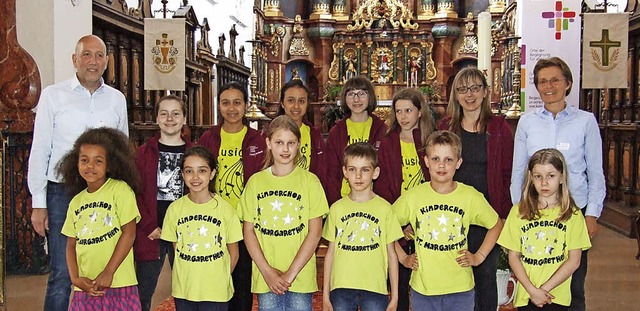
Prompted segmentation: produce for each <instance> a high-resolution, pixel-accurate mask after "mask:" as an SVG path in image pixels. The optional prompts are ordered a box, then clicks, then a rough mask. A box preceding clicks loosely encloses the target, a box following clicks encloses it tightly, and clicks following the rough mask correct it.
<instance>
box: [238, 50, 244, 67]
mask: <svg viewBox="0 0 640 311" xmlns="http://www.w3.org/2000/svg"><path fill="white" fill-rule="evenodd" d="M238 52H239V54H240V57H238V63H240V64H242V65H244V45H241V46H240V49H238Z"/></svg>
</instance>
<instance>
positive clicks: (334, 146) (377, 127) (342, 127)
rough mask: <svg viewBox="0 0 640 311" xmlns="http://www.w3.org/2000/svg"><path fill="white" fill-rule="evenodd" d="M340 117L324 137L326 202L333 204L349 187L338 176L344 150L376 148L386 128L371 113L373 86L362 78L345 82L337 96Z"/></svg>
mask: <svg viewBox="0 0 640 311" xmlns="http://www.w3.org/2000/svg"><path fill="white" fill-rule="evenodd" d="M340 103H341V107H342V112H343V113H344V118H343V119H342V120H338V121H337V122H336V124H335V125H334V126H333V127H332V128H331V130H330V131H329V137H328V138H327V158H326V159H327V189H326V192H327V199H328V201H329V204H333V203H334V202H336V201H338V200H339V199H340V198H342V197H343V196H346V195H348V194H349V184H348V183H347V181H346V179H345V178H344V176H343V174H342V153H343V152H344V148H346V147H347V146H348V145H351V144H353V143H356V142H368V143H370V144H371V145H373V146H374V147H375V148H376V149H378V148H379V147H380V142H381V141H382V138H383V137H384V135H385V133H386V131H387V127H386V125H385V124H384V121H382V120H381V119H380V118H378V117H377V116H375V115H373V114H372V112H373V111H374V110H375V109H376V107H377V106H378V102H377V100H376V95H375V93H374V90H373V84H371V81H369V79H367V78H365V77H363V76H357V77H353V78H351V79H349V80H347V82H345V84H344V87H343V88H342V94H341V96H340Z"/></svg>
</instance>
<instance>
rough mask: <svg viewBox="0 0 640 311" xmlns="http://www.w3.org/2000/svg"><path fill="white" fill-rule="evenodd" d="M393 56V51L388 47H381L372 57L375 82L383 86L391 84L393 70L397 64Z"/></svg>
mask: <svg viewBox="0 0 640 311" xmlns="http://www.w3.org/2000/svg"><path fill="white" fill-rule="evenodd" d="M391 55H392V53H391V50H390V49H389V48H387V47H379V48H377V49H376V50H375V52H374V53H373V55H371V59H372V66H371V67H372V68H371V78H372V80H373V81H375V82H378V83H381V84H385V83H389V82H391V74H392V69H391V68H395V62H394V60H393V57H392V56H391Z"/></svg>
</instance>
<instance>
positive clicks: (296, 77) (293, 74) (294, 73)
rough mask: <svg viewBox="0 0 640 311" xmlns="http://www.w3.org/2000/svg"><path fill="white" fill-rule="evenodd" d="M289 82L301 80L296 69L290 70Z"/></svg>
mask: <svg viewBox="0 0 640 311" xmlns="http://www.w3.org/2000/svg"><path fill="white" fill-rule="evenodd" d="M291 80H302V79H300V74H299V73H298V68H297V67H293V68H291Z"/></svg>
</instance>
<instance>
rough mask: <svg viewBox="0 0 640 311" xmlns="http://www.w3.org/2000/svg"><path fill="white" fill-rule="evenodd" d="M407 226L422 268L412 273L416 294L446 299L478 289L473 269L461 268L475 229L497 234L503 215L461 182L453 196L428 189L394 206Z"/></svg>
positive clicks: (409, 194)
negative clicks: (461, 257)
mask: <svg viewBox="0 0 640 311" xmlns="http://www.w3.org/2000/svg"><path fill="white" fill-rule="evenodd" d="M393 211H394V212H395V213H396V216H398V221H399V222H400V224H401V225H406V224H408V223H411V226H413V230H414V231H415V242H416V253H417V254H418V262H420V267H419V268H418V270H417V271H413V272H412V273H411V281H410V284H411V288H413V289H414V290H415V291H417V292H418V293H420V294H423V295H428V296H433V295H446V294H453V293H461V292H466V291H469V290H471V289H473V288H474V285H475V284H474V282H473V272H472V270H471V267H461V266H460V265H458V263H457V262H456V258H457V257H458V256H459V255H458V251H460V250H461V249H466V248H467V234H468V230H469V225H478V226H481V227H485V228H493V226H495V224H496V223H497V222H498V214H497V213H496V212H495V211H494V210H493V208H492V207H491V205H489V203H488V202H487V200H486V199H485V198H484V196H483V195H482V193H480V192H478V191H477V190H476V189H474V188H473V187H471V186H467V185H465V184H463V183H460V182H458V183H457V187H456V189H455V190H453V191H452V192H451V193H448V194H440V193H437V192H435V191H434V190H433V188H431V183H428V182H427V183H424V184H421V185H418V186H416V187H414V188H412V189H409V190H407V192H405V193H404V194H402V195H401V196H400V198H398V200H396V202H395V203H394V204H393Z"/></svg>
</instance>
